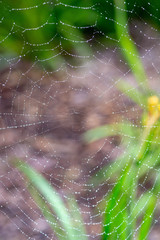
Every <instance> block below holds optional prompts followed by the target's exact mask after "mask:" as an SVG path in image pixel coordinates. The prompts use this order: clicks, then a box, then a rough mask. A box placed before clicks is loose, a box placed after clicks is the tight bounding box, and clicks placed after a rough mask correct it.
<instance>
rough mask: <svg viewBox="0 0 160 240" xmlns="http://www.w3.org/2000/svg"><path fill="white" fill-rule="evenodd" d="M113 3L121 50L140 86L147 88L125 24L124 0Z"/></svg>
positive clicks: (141, 65)
mask: <svg viewBox="0 0 160 240" xmlns="http://www.w3.org/2000/svg"><path fill="white" fill-rule="evenodd" d="M114 4H115V27H116V33H117V37H118V39H119V43H120V45H121V47H122V52H123V55H124V57H125V58H126V60H127V62H128V64H129V66H130V68H131V70H132V72H133V74H134V76H135V78H136V81H137V82H138V83H139V84H142V87H143V88H144V87H146V89H147V90H148V81H147V77H146V74H145V71H144V67H143V64H142V62H141V60H140V56H139V53H138V50H137V48H136V46H135V44H134V42H133V40H132V39H131V36H130V35H129V30H128V26H127V22H128V20H127V14H126V8H125V2H124V0H114Z"/></svg>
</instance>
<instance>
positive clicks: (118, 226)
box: [102, 164, 135, 240]
mask: <svg viewBox="0 0 160 240" xmlns="http://www.w3.org/2000/svg"><path fill="white" fill-rule="evenodd" d="M134 174H135V171H134V169H133V167H130V164H129V165H128V166H126V168H125V169H124V171H123V174H122V175H121V177H120V178H119V179H118V181H117V182H116V184H115V186H114V188H113V190H112V193H111V194H110V195H109V197H108V201H107V207H106V211H105V215H104V223H103V226H104V228H103V232H104V234H103V238H102V239H103V240H106V239H107V240H112V239H118V238H119V237H120V238H119V239H127V236H128V235H129V231H131V229H129V231H128V216H129V215H128V211H129V209H128V208H129V206H130V195H131V192H132V191H133V187H132V186H134ZM120 219H121V220H120Z"/></svg>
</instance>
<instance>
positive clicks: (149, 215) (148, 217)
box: [137, 197, 157, 240]
mask: <svg viewBox="0 0 160 240" xmlns="http://www.w3.org/2000/svg"><path fill="white" fill-rule="evenodd" d="M148 201H149V203H148V208H147V209H146V212H145V215H144V217H143V219H142V224H141V227H140V230H139V234H138V237H137V240H147V239H148V235H149V232H150V228H151V224H152V221H153V215H154V211H155V208H156V203H157V199H156V198H153V197H151V198H150V199H149V200H148Z"/></svg>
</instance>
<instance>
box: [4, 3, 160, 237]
mask: <svg viewBox="0 0 160 240" xmlns="http://www.w3.org/2000/svg"><path fill="white" fill-rule="evenodd" d="M126 7H127V9H126V10H125V12H127V16H128V26H129V29H130V34H131V36H132V38H133V39H134V41H135V44H136V47H137V49H138V51H139V53H140V57H141V59H142V62H143V64H144V69H145V71H146V73H147V76H148V79H149V83H150V86H151V87H152V88H153V89H156V90H157V91H159V90H160V87H159V84H158V79H159V69H160V61H159V52H160V51H159V50H160V33H159V28H160V2H159V1H157V0H152V1H151V0H149V1H143V0H140V1H136V0H127V1H126ZM0 9H1V10H0V91H1V95H0V239H4V240H11V239H12V240H23V239H36V240H40V239H56V237H55V235H54V234H53V233H52V231H51V229H50V227H49V225H48V223H47V221H46V220H45V219H44V217H43V216H42V214H41V212H40V210H39V209H38V207H37V205H36V202H35V201H34V200H33V199H32V198H31V197H30V194H29V193H28V191H27V187H26V183H25V178H24V177H23V176H22V175H21V174H20V173H19V172H18V170H17V169H15V168H14V167H13V165H12V160H13V159H14V158H15V157H18V158H20V159H22V160H23V161H25V162H27V163H29V164H30V165H31V166H33V167H34V168H35V169H36V170H37V171H39V172H41V173H42V174H43V175H44V176H45V177H46V179H47V180H48V181H49V182H50V183H51V184H52V185H53V186H54V187H55V188H56V189H57V191H58V193H59V194H60V196H61V197H62V199H64V200H65V199H66V198H68V196H69V195H70V194H71V193H72V194H74V195H75V197H76V199H77V203H78V205H79V206H80V209H81V212H82V216H83V219H84V222H85V226H86V228H87V235H88V238H89V239H101V228H102V226H101V225H102V213H101V212H100V210H98V209H97V208H96V207H97V206H99V203H100V202H101V200H102V199H104V198H105V196H106V192H107V191H106V189H108V185H107V184H102V185H101V186H98V190H95V189H92V191H91V190H90V187H89V184H88V180H89V179H90V177H91V176H92V175H94V174H95V173H96V172H97V171H98V170H100V169H102V167H103V166H104V165H106V164H108V163H109V162H111V161H114V160H115V159H116V157H117V156H119V154H121V153H122V152H123V151H124V149H122V148H121V147H120V146H119V145H120V141H121V140H120V138H119V137H114V138H113V137H111V138H109V139H102V140H99V141H98V142H95V143H93V144H90V145H86V144H84V142H83V140H82V137H81V136H82V134H83V133H84V132H85V131H87V130H89V129H91V128H94V127H98V126H101V125H103V124H110V123H113V122H118V121H119V120H122V119H124V118H126V119H127V120H130V121H132V122H133V124H137V122H138V120H139V119H140V114H141V109H140V108H139V107H137V106H136V105H135V104H134V103H133V102H132V101H130V100H129V99H127V98H126V97H125V96H124V95H123V94H122V93H120V92H119V91H118V90H117V89H116V88H115V81H117V79H121V78H122V79H124V80H125V79H127V80H128V81H129V82H133V80H134V77H133V75H132V72H131V70H130V69H129V66H128V64H127V63H126V61H125V58H124V56H123V55H122V54H121V47H120V46H119V39H118V38H117V36H116V30H115V21H116V20H115V3H114V2H113V1H111V0H108V1H107V0H101V1H97V0H87V1H85V0H79V1H76V0H68V1H63V0H62V1H58V0H57V1H41V0H34V1H33V0H28V1H24V0H21V1H19V0H17V1H11V0H5V1H3V0H2V1H0ZM133 86H134V85H133ZM133 108H134V111H133ZM122 137H123V136H122ZM145 187H146V186H145ZM157 219H158V217H157ZM158 226H159V225H158V223H157V225H156V223H155V228H154V229H153V231H152V235H151V239H152V240H154V239H155V240H156V239H159V236H160V235H159V234H160V233H159V232H158V230H157V229H158Z"/></svg>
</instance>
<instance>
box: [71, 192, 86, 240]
mask: <svg viewBox="0 0 160 240" xmlns="http://www.w3.org/2000/svg"><path fill="white" fill-rule="evenodd" d="M67 203H68V206H69V209H70V210H71V211H72V213H71V215H72V219H74V222H73V225H74V228H75V238H76V236H77V238H78V237H80V239H81V240H88V238H87V234H86V229H85V226H84V221H83V219H82V216H81V214H80V209H79V206H78V204H77V203H76V200H75V198H73V197H71V198H70V199H69V200H68V202H67Z"/></svg>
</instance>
